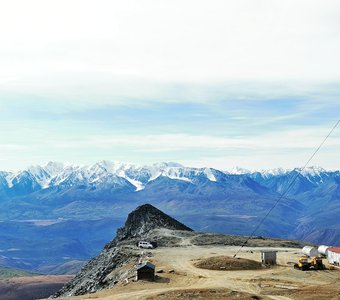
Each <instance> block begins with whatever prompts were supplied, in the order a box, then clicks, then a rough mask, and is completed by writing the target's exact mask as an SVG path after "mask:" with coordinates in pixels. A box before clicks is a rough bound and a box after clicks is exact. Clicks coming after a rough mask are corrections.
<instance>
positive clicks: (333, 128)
mask: <svg viewBox="0 0 340 300" xmlns="http://www.w3.org/2000/svg"><path fill="white" fill-rule="evenodd" d="M339 123H340V119H339V120H338V121H337V122H336V123H335V125H334V126H333V127H332V129H331V131H330V132H329V133H328V134H327V136H326V137H325V138H324V139H323V141H322V142H321V144H320V145H319V147H317V149H316V150H315V151H314V153H313V154H312V155H311V157H310V158H309V159H308V160H307V162H306V163H305V164H304V166H303V167H302V169H300V171H297V173H296V174H295V176H294V177H293V180H292V181H291V182H290V184H289V185H288V187H287V188H286V190H285V191H284V192H283V193H282V194H281V195H280V197H279V198H278V199H277V200H276V202H275V203H274V205H273V206H272V207H271V208H270V209H269V210H268V212H267V213H266V215H265V216H264V217H263V218H262V219H261V221H260V222H259V223H258V224H257V226H256V227H255V229H254V230H253V231H252V233H251V235H250V236H248V238H247V239H246V240H245V242H244V243H243V244H242V245H241V247H240V248H239V249H238V250H237V251H236V253H235V254H234V256H233V257H234V258H235V257H236V255H237V254H238V253H239V252H240V251H241V249H242V248H243V247H244V246H245V245H246V244H247V243H248V241H249V240H250V239H251V238H252V237H253V236H254V234H255V232H256V231H257V230H258V229H259V228H260V227H261V225H262V224H263V222H264V221H265V220H266V219H267V218H268V216H269V215H270V213H271V212H272V211H273V209H274V208H275V207H276V206H277V205H278V204H279V202H280V201H281V200H282V198H283V197H284V196H285V195H286V194H287V193H288V192H289V190H290V189H291V188H292V186H293V184H294V182H295V181H296V179H297V178H298V177H299V175H301V173H302V172H303V171H304V170H305V169H306V167H307V166H308V164H309V163H310V162H311V160H312V159H313V158H314V156H315V155H316V154H317V153H318V151H319V150H320V149H321V147H322V146H323V144H324V143H325V142H326V141H327V139H328V138H329V136H330V135H331V134H332V133H333V131H334V130H335V128H337V127H338V125H339Z"/></svg>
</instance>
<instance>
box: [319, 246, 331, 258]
mask: <svg viewBox="0 0 340 300" xmlns="http://www.w3.org/2000/svg"><path fill="white" fill-rule="evenodd" d="M328 248H329V246H325V245H321V246H319V248H318V252H319V255H324V256H327V253H328Z"/></svg>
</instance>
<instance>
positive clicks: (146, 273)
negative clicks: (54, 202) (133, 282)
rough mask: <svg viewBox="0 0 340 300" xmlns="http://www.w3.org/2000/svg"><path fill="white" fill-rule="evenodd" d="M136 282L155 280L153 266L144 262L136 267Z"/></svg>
mask: <svg viewBox="0 0 340 300" xmlns="http://www.w3.org/2000/svg"><path fill="white" fill-rule="evenodd" d="M137 280H152V281H153V280H155V265H154V264H152V263H150V262H148V261H146V262H143V263H141V264H139V265H138V266H137Z"/></svg>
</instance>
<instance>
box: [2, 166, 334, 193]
mask: <svg viewBox="0 0 340 300" xmlns="http://www.w3.org/2000/svg"><path fill="white" fill-rule="evenodd" d="M292 172H299V173H300V172H301V175H302V176H303V177H305V178H306V179H307V180H309V181H310V182H313V183H320V182H322V180H323V177H324V176H329V175H328V174H329V173H334V172H336V171H332V172H330V171H326V170H325V169H323V168H321V167H308V168H306V169H305V170H303V171H301V169H299V168H296V169H282V168H280V169H272V170H259V171H249V170H246V169H242V168H238V167H236V168H233V169H231V170H230V171H220V170H216V169H213V168H191V167H184V166H183V165H181V164H178V163H173V162H162V163H156V164H152V165H144V166H143V165H136V164H127V163H121V162H111V161H101V162H98V163H95V164H94V165H90V166H79V165H70V164H62V163H59V162H49V163H48V164H47V165H45V166H31V167H29V168H27V169H25V170H21V171H17V172H9V171H2V172H0V184H2V188H8V189H14V188H15V187H21V188H26V189H27V192H33V191H36V190H39V189H47V188H51V187H57V186H63V187H72V186H80V185H85V186H100V185H102V184H112V185H114V186H120V187H124V186H125V187H128V186H133V187H134V189H135V191H136V192H138V191H140V190H143V189H144V188H145V186H146V185H147V184H148V183H149V182H151V181H153V180H155V179H157V178H159V177H167V178H169V179H173V180H182V181H186V182H190V183H195V182H197V178H199V177H201V178H202V177H203V178H206V179H207V180H210V181H212V182H218V181H219V179H221V176H223V174H226V175H247V176H249V177H252V178H255V177H256V176H257V177H258V176H261V177H262V178H263V179H269V178H272V177H274V176H284V175H287V174H289V173H292ZM4 179H5V180H4Z"/></svg>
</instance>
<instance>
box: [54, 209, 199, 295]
mask: <svg viewBox="0 0 340 300" xmlns="http://www.w3.org/2000/svg"><path fill="white" fill-rule="evenodd" d="M164 230H167V231H172V230H181V231H187V232H190V231H192V229H190V228H189V227H187V226H185V225H184V224H182V223H180V222H178V221H177V220H175V219H173V218H171V217H170V216H168V215H166V214H165V213H163V212H162V211H160V210H159V209H157V208H156V207H154V206H152V205H150V204H145V205H142V206H139V207H137V208H136V209H135V210H134V211H133V212H131V213H130V214H129V216H128V218H127V220H126V222H125V225H124V227H122V228H120V229H118V231H117V235H116V237H115V239H114V240H113V241H111V242H110V243H108V244H107V245H106V246H105V248H104V249H103V251H102V252H101V253H100V255H99V256H97V257H95V258H93V259H91V260H90V261H89V262H88V263H87V264H86V265H85V266H84V267H83V268H82V269H81V271H80V273H79V274H78V275H77V276H76V277H75V278H74V279H73V280H72V281H70V282H68V283H67V284H66V285H65V286H64V287H63V288H62V289H61V290H60V291H59V292H58V293H56V294H55V297H60V296H76V295H83V294H87V293H94V292H96V291H98V290H101V289H103V288H107V287H111V286H113V285H115V284H119V283H123V282H126V281H128V280H130V279H132V278H134V277H135V268H134V267H135V265H136V264H137V263H138V261H139V259H140V257H141V251H140V249H138V248H137V247H136V246H134V245H135V241H136V240H137V239H138V238H143V239H147V238H149V234H150V237H151V236H152V238H153V239H154V238H157V236H155V232H162V231H164Z"/></svg>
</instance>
